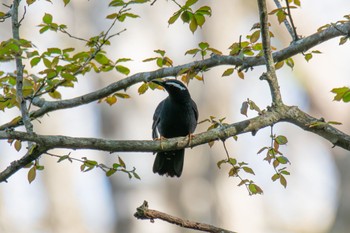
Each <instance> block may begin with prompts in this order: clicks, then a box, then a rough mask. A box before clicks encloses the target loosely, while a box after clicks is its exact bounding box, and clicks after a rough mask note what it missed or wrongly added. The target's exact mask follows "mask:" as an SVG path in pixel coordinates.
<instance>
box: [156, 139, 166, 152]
mask: <svg viewBox="0 0 350 233" xmlns="http://www.w3.org/2000/svg"><path fill="white" fill-rule="evenodd" d="M164 139H166V138H165V137H163V136H160V137H159V138H154V139H153V140H155V141H160V148H162V150H163V149H164V147H163V144H162V140H164Z"/></svg>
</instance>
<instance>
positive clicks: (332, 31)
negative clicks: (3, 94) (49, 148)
mask: <svg viewBox="0 0 350 233" xmlns="http://www.w3.org/2000/svg"><path fill="white" fill-rule="evenodd" d="M343 32H345V33H350V22H347V23H344V24H341V25H337V29H336V28H335V27H333V26H331V27H329V28H327V29H325V30H324V31H321V32H317V33H314V34H312V35H310V36H308V37H305V38H303V39H300V40H298V41H297V42H296V43H293V44H292V45H290V46H288V47H286V48H284V49H282V50H280V51H277V52H275V53H273V60H274V62H278V61H283V60H285V59H287V58H289V57H292V56H294V55H296V54H298V53H301V52H305V51H307V50H308V49H310V48H312V47H314V46H316V45H318V44H320V43H323V42H325V41H327V40H329V39H332V38H335V37H338V36H342V35H344V33H343ZM263 64H265V62H264V58H263V57H246V58H244V59H243V60H242V59H241V58H240V57H239V56H220V55H214V56H212V57H211V58H208V59H204V60H201V61H195V62H191V63H187V64H184V65H179V66H174V67H167V68H162V69H159V70H155V71H151V72H141V73H137V74H134V75H131V76H129V77H127V78H125V79H122V80H120V81H117V82H115V83H112V84H110V85H109V86H107V87H104V88H102V89H100V90H97V91H94V92H91V93H89V94H86V95H82V96H79V97H75V98H72V99H67V100H59V101H46V100H44V99H40V98H34V99H33V103H35V105H37V106H39V107H40V109H38V110H36V111H33V112H31V114H30V116H31V119H35V118H38V117H41V116H43V115H45V114H46V113H49V112H52V111H56V110H60V109H66V108H72V107H78V106H80V105H84V104H88V103H91V102H93V101H97V100H99V99H101V98H104V97H106V96H108V95H111V94H113V93H115V92H117V91H121V90H125V89H127V88H128V87H130V86H132V85H134V84H136V83H139V82H149V81H151V80H153V79H156V78H163V77H170V76H177V74H178V73H179V72H180V71H181V70H184V69H188V68H191V67H196V68H198V69H203V68H206V69H208V68H212V67H216V66H221V65H234V66H241V69H247V68H249V67H254V66H259V65H263ZM19 125H21V122H20V121H18V122H9V123H6V124H4V125H1V126H0V130H4V129H8V128H13V127H17V126H19Z"/></svg>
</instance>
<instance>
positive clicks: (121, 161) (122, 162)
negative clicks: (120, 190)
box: [118, 156, 126, 168]
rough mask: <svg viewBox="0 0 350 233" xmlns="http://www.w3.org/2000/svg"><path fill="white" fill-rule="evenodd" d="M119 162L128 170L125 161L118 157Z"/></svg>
mask: <svg viewBox="0 0 350 233" xmlns="http://www.w3.org/2000/svg"><path fill="white" fill-rule="evenodd" d="M118 161H119V164H120V166H122V167H123V168H126V165H125V163H124V161H123V160H122V158H120V157H119V156H118Z"/></svg>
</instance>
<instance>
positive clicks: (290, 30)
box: [273, 0, 295, 41]
mask: <svg viewBox="0 0 350 233" xmlns="http://www.w3.org/2000/svg"><path fill="white" fill-rule="evenodd" d="M273 1H274V2H275V4H276V6H277V8H282V5H281V3H280V0H273ZM283 23H284V25H285V26H286V28H287V31H288V32H289V34H290V36H291V37H292V40H293V41H294V40H295V39H294V38H295V37H294V33H293V28H292V26H291V25H290V23H289V22H288V20H287V19H285V20H283Z"/></svg>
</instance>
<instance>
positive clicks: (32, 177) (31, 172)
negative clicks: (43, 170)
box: [28, 166, 36, 184]
mask: <svg viewBox="0 0 350 233" xmlns="http://www.w3.org/2000/svg"><path fill="white" fill-rule="evenodd" d="M35 177H36V166H33V167H32V168H31V169H29V172H28V181H29V184H30V183H32V182H33V181H34V180H35Z"/></svg>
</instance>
